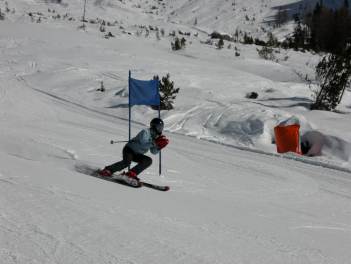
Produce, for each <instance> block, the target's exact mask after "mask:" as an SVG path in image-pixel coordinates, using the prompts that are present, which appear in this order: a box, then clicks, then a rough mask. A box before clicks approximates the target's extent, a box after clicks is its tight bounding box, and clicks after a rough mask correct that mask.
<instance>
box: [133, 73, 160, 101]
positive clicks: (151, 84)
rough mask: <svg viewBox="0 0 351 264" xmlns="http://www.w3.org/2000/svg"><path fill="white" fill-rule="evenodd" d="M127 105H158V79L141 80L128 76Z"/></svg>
mask: <svg viewBox="0 0 351 264" xmlns="http://www.w3.org/2000/svg"><path fill="white" fill-rule="evenodd" d="M129 105H160V94H159V89H158V80H150V81H143V80H137V79H133V78H131V77H129Z"/></svg>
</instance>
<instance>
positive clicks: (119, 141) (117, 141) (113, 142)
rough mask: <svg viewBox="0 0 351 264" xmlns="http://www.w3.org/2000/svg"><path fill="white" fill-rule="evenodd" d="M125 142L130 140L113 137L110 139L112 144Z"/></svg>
mask: <svg viewBox="0 0 351 264" xmlns="http://www.w3.org/2000/svg"><path fill="white" fill-rule="evenodd" d="M125 142H128V140H113V139H111V141H110V143H111V144H116V143H125Z"/></svg>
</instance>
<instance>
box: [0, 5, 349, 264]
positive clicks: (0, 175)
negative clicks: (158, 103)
mask: <svg viewBox="0 0 351 264" xmlns="http://www.w3.org/2000/svg"><path fill="white" fill-rule="evenodd" d="M82 2H83V1H78V0H77V1H74V0H65V1H62V3H61V4H57V1H39V0H38V1H36V0H13V1H8V2H7V4H6V2H5V1H3V0H0V8H1V10H2V12H5V11H4V10H6V9H5V7H6V6H7V7H8V9H9V11H8V12H5V20H2V21H0V56H1V60H0V122H1V129H0V263H1V264H2V263H4V264H12V263H16V264H17V263H26V264H27V263H65V264H66V263H72V264H73V263H75V264H76V263H187V264H188V263H269V264H272V263H318V264H319V263H328V264H330V263H335V264H340V263H345V264H346V263H349V262H350V259H351V253H350V252H349V248H350V245H351V224H350V219H351V218H350V217H351V203H350V201H351V195H350V193H351V160H350V156H351V144H350V142H351V133H349V131H350V128H351V122H350V116H351V93H350V90H347V91H346V93H345V96H344V98H343V101H342V102H341V104H340V105H339V106H338V108H337V111H335V112H325V111H310V110H309V109H308V106H309V105H310V104H311V102H312V101H313V96H314V93H315V91H316V90H317V85H316V82H315V81H314V79H315V77H314V67H315V65H316V64H317V63H318V61H319V59H320V55H318V54H312V53H308V52H305V53H304V52H298V51H292V50H283V49H281V50H278V49H277V50H276V52H275V53H274V55H275V57H276V60H274V61H268V60H264V59H262V58H260V57H259V56H258V53H257V50H256V49H260V47H258V46H255V45H243V44H240V43H233V42H229V41H225V46H224V48H223V49H218V48H217V47H216V46H215V44H211V43H210V42H209V41H208V39H209V37H208V33H211V32H212V31H213V30H218V31H220V32H227V33H229V34H233V33H234V31H235V29H236V28H235V27H233V26H229V24H230V23H232V24H234V23H237V24H239V21H241V22H240V23H244V22H243V21H245V14H247V15H248V16H249V17H251V16H252V13H250V12H251V11H250V10H254V9H253V8H254V7H255V1H239V0H237V1H219V0H218V1H206V3H205V4H201V2H200V1H181V0H179V1H174V0H173V1H171V0H169V1H160V2H164V5H162V4H160V5H159V3H158V1H150V2H149V3H146V2H145V1H137V0H135V1H112V0H109V1H107V0H106V1H103V0H101V1H91V2H90V1H88V6H87V12H86V16H87V20H88V22H86V23H85V26H86V28H85V30H83V29H80V28H79V27H80V26H81V25H82V22H81V21H80V17H81V15H82V4H83V3H82ZM232 3H235V5H234V7H233V5H232ZM294 3H295V2H294V1H282V0H281V1H262V2H261V3H260V5H262V12H260V16H257V17H256V20H255V21H252V20H251V22H250V23H244V25H242V28H243V29H245V30H250V31H251V32H253V33H255V31H254V30H253V28H255V27H256V28H259V27H261V26H262V27H267V28H266V29H265V30H267V29H269V25H268V24H267V23H264V21H265V20H266V19H269V17H271V16H272V15H274V10H276V8H275V9H274V7H278V6H280V5H288V4H294ZM153 6H157V7H158V8H157V9H155V8H153ZM228 6H231V7H233V8H234V9H235V8H236V9H235V10H241V12H239V11H235V12H237V14H240V17H236V18H235V19H234V20H228V19H229V18H228V17H226V16H225V12H224V11H225V10H228V12H229V9H228ZM215 7H217V8H218V10H217V12H218V14H217V17H218V18H217V19H216V12H214V13H211V12H212V11H214V10H215ZM243 8H244V9H245V10H246V11H243ZM53 10H55V11H53ZM245 12H248V13H245ZM210 13H211V14H213V16H214V17H211V16H210V15H209V14H210ZM29 14H30V15H29ZM58 14H60V17H59V18H58V17H57V15H58ZM191 14H193V15H191ZM228 16H229V14H228ZM54 17H56V18H54ZM195 17H196V18H197V24H196V25H194V19H195ZM230 17H231V18H233V17H232V16H230ZM39 18H40V20H39ZM97 18H98V19H97ZM99 19H104V20H105V21H109V22H110V23H111V24H110V26H107V25H106V32H100V31H99V27H100V25H99V24H95V23H93V20H95V21H100V22H101V20H99ZM38 20H39V21H38ZM89 21H90V22H89ZM226 21H227V22H228V21H229V22H230V23H229V22H228V23H225V22H226ZM245 25H246V26H245ZM143 26H145V27H143ZM149 26H152V27H158V28H159V29H163V30H164V31H165V34H164V36H162V35H161V36H158V35H157V34H156V30H152V29H150V27H149ZM290 27H291V25H290V24H289V25H286V28H282V29H281V31H280V33H281V34H283V33H284V32H285V30H288V29H289V28H290ZM146 28H149V29H148V30H146ZM109 31H110V32H111V33H112V34H113V35H114V37H110V38H106V37H105V35H106V33H108V32H109ZM172 31H175V32H176V34H177V35H178V34H179V31H182V32H190V33H191V34H190V36H186V39H187V44H186V48H185V49H184V50H180V51H172V50H171V45H170V42H171V41H173V37H171V36H169V35H168V34H169V33H170V32H172ZM147 32H148V33H147ZM277 32H278V31H277ZM256 33H257V32H256ZM263 35H264V34H263V31H260V32H259V34H257V36H263ZM179 36H183V35H179ZM236 52H237V53H239V54H240V56H237V55H236ZM129 70H131V72H132V77H134V78H137V79H145V80H148V79H152V78H153V76H154V75H159V76H160V77H162V76H165V75H166V74H167V73H170V78H171V80H172V81H174V83H175V86H176V87H179V88H180V92H179V94H178V95H177V97H176V100H175V105H174V109H173V110H170V111H162V112H161V116H162V118H163V119H164V121H165V125H166V129H165V130H166V132H165V134H166V136H167V137H168V138H169V139H170V144H169V146H167V148H166V149H165V150H164V151H163V152H162V175H161V176H160V175H158V157H157V156H153V160H154V162H153V165H152V166H151V167H150V168H149V169H147V170H146V171H145V172H144V173H143V174H142V175H141V176H140V177H141V178H142V179H143V180H145V181H146V182H152V183H155V184H161V185H169V186H170V188H171V189H170V191H168V192H165V193H164V192H158V191H155V190H151V189H147V188H140V189H133V188H129V187H127V186H124V185H120V184H116V183H112V182H109V181H104V180H101V179H97V178H94V177H90V176H88V175H85V174H82V173H79V172H77V171H76V167H77V166H81V165H89V166H96V167H103V166H105V165H108V164H110V163H112V162H115V161H117V160H119V159H120V158H121V151H122V148H123V143H122V144H115V145H111V144H110V140H111V139H113V140H117V141H123V140H127V139H128V71H129ZM308 80H311V82H309V81H308ZM101 82H103V84H104V87H105V89H106V91H105V92H101V91H98V89H99V88H100V85H101ZM250 92H257V93H258V98H257V99H249V98H247V94H248V93H250ZM155 116H157V112H156V111H154V110H152V109H151V108H149V107H146V106H135V107H133V108H132V120H133V122H132V134H133V135H135V134H136V133H137V132H138V131H139V130H140V129H142V128H145V127H146V126H147V125H148V123H149V122H150V120H151V119H152V118H153V117H155ZM292 117H293V118H297V119H298V120H299V123H300V125H301V130H300V132H301V140H302V141H304V140H308V141H309V142H311V143H312V145H313V148H312V149H311V150H310V151H311V152H310V154H311V157H307V156H301V155H297V154H293V153H288V154H277V153H276V145H275V144H274V131H273V129H274V127H275V126H276V125H277V124H279V123H280V122H282V121H284V120H287V119H289V118H292ZM150 155H151V154H150Z"/></svg>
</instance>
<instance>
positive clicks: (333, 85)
mask: <svg viewBox="0 0 351 264" xmlns="http://www.w3.org/2000/svg"><path fill="white" fill-rule="evenodd" d="M316 73H317V78H318V79H319V81H320V91H319V93H318V95H317V98H316V101H315V103H314V104H313V105H312V107H311V108H312V109H319V110H329V111H330V110H333V109H335V108H336V106H337V105H338V104H339V103H340V101H341V99H342V97H343V95H344V92H345V89H346V88H347V87H348V86H350V81H351V80H350V79H351V45H348V46H347V47H346V48H345V49H344V51H343V52H342V53H340V54H330V55H327V56H325V57H324V58H323V59H322V60H321V62H320V63H319V64H318V65H317V68H316Z"/></svg>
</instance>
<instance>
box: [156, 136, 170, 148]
mask: <svg viewBox="0 0 351 264" xmlns="http://www.w3.org/2000/svg"><path fill="white" fill-rule="evenodd" d="M168 143H169V140H168V138H166V137H165V136H164V135H161V136H159V137H158V138H156V139H155V144H156V146H157V148H158V149H163V148H164V147H165V146H167V145H168Z"/></svg>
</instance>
